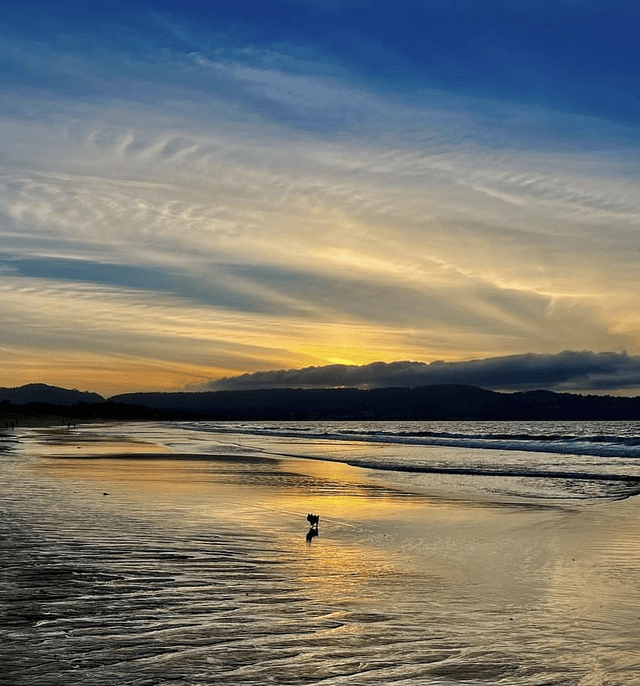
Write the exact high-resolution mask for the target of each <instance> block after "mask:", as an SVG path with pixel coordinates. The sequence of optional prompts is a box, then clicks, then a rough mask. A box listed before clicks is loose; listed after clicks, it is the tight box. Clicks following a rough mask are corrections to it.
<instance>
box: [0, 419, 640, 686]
mask: <svg viewBox="0 0 640 686" xmlns="http://www.w3.org/2000/svg"><path fill="white" fill-rule="evenodd" d="M135 428H136V427H133V426H130V427H129V429H130V430H128V431H127V432H120V433H118V432H117V431H115V432H113V431H112V430H113V426H112V425H111V424H109V426H108V434H102V433H101V431H100V429H99V427H95V426H92V427H78V429H77V430H74V431H72V432H66V431H63V432H58V431H57V430H55V428H54V429H53V430H51V429H47V428H44V429H42V430H32V429H29V430H25V432H24V435H23V437H22V440H21V441H20V446H19V447H18V448H17V451H18V452H15V451H11V452H5V453H2V464H3V469H2V471H0V477H1V478H2V480H3V483H2V487H3V493H4V494H5V498H4V500H3V504H2V506H1V507H0V527H2V529H3V534H4V535H3V543H2V550H1V552H2V555H3V559H2V562H3V569H4V570H5V573H4V577H3V579H4V581H2V582H1V583H2V584H3V585H2V586H0V590H2V594H0V599H3V600H4V601H6V600H9V601H11V603H12V604H11V605H9V606H7V607H8V608H10V611H11V612H13V614H11V618H12V619H11V623H10V624H9V625H6V626H5V629H4V634H3V643H2V644H1V645H0V658H2V659H3V661H4V663H5V664H6V665H7V671H8V673H12V672H11V670H12V669H13V674H12V676H14V681H13V683H15V684H16V686H27V685H28V684H29V683H30V681H32V682H33V681H35V680H36V679H37V680H38V683H43V684H45V685H46V686H69V685H74V686H76V685H77V686H84V684H86V683H91V679H92V678H94V676H95V673H96V672H95V670H100V674H101V675H102V677H101V678H102V683H103V684H107V685H108V686H112V685H113V686H115V684H118V686H121V685H122V684H125V685H128V684H134V683H140V682H141V681H145V680H146V681H147V682H149V683H150V682H151V681H153V680H155V682H156V683H164V681H163V680H164V679H165V678H171V680H172V682H173V683H178V684H180V685H181V686H182V684H187V683H189V679H191V678H192V677H193V675H196V674H199V675H202V679H203V680H202V681H198V680H197V678H196V681H195V683H203V684H204V683H212V682H214V681H215V682H216V683H220V684H236V685H237V684H238V683H245V684H258V683H265V681H266V680H272V681H275V682H276V683H278V682H280V683H292V684H313V683H316V682H321V683H323V684H325V685H329V686H331V685H333V684H335V685H336V686H337V685H338V684H339V683H344V680H349V683H353V684H356V685H358V686H360V685H361V686H373V685H374V684H375V685H376V686H379V684H381V683H389V680H391V681H393V682H394V683H402V681H403V680H406V683H412V684H435V683H438V680H441V679H443V678H444V679H450V680H467V681H468V680H469V679H472V680H475V681H474V683H482V684H485V683H486V684H487V686H489V685H490V684H493V683H495V682H496V681H497V680H501V679H502V680H504V679H509V680H510V683H514V684H518V686H536V685H537V684H539V683H561V682H566V683H569V682H570V683H591V682H590V681H589V679H590V678H591V676H593V675H594V674H597V673H600V674H602V675H603V679H604V681H603V683H604V682H607V683H609V682H610V683H616V684H617V686H622V685H626V684H628V685H629V686H631V685H632V684H634V683H635V681H634V680H635V679H636V678H637V677H636V674H637V658H636V654H637V652H636V646H635V640H631V638H630V637H632V636H635V632H636V630H637V616H638V611H639V609H640V602H639V601H637V598H636V595H635V594H634V589H636V590H637V584H638V583H639V582H640V578H639V576H640V572H639V570H640V533H639V532H638V525H637V522H638V515H639V512H640V502H639V501H638V500H637V499H631V498H630V499H628V500H626V501H618V502H611V501H607V502H600V503H593V504H585V503H580V502H576V503H573V504H572V505H571V506H568V505H567V504H566V503H565V504H562V503H548V502H540V503H537V504H536V503H535V502H528V503H516V502H511V503H505V502H503V503H496V502H491V501H490V498H488V497H487V498H485V499H481V498H479V497H475V498H474V497H472V496H471V495H469V493H467V492H465V491H464V489H463V490H458V491H456V490H455V484H456V483H457V482H458V480H457V479H455V478H452V479H451V480H450V481H448V482H446V484H449V486H448V487H449V488H450V492H449V493H446V492H445V490H444V487H443V484H442V483H441V484H440V485H439V486H438V487H437V488H434V489H433V491H432V492H431V493H429V492H428V491H425V484H424V483H423V484H422V485H421V486H420V488H415V489H413V490H412V489H411V488H409V487H408V484H410V483H411V480H409V481H408V482H407V481H406V480H400V481H397V480H393V479H391V480H390V479H389V478H388V475H385V474H383V473H380V472H375V471H373V470H367V469H364V468H360V467H353V466H350V465H347V464H345V463H338V462H331V461H323V460H320V459H314V460H309V459H305V458H304V457H288V456H282V455H281V456H275V455H265V454H262V455H261V454H260V453H259V452H256V446H255V445H254V446H253V447H252V449H251V450H250V449H249V448H243V446H241V445H240V446H236V448H235V450H232V449H231V447H230V446H229V445H227V444H224V445H223V444H221V445H220V447H219V450H218V452H217V453H216V454H215V455H206V456H203V455H198V454H197V453H195V452H191V453H187V452H183V453H182V454H174V453H171V452H166V451H160V450H159V449H158V446H159V445H160V443H159V442H158V441H157V440H156V439H154V438H153V433H152V432H151V431H150V428H152V427H145V431H144V432H141V433H140V435H137V434H136V431H135ZM158 431H161V432H162V435H163V437H164V438H163V440H167V435H166V432H169V428H167V427H164V426H160V427H158ZM171 432H173V433H171ZM169 433H170V435H169V438H171V437H172V436H175V440H176V441H178V443H179V445H181V446H183V447H181V448H180V450H185V451H186V448H185V447H184V446H188V445H191V443H190V441H191V440H192V438H189V437H188V436H186V435H183V434H182V433H181V430H180V428H175V427H174V428H172V429H171V431H170V432H169ZM101 436H102V438H101ZM133 439H136V440H133ZM114 455H115V456H117V457H115V458H114ZM194 458H195V459H194ZM430 478H431V477H429V478H427V479H426V482H425V483H427V484H428V483H431V482H430V481H429V479H430ZM446 484H445V485H446ZM434 485H435V482H434ZM309 512H312V513H315V514H319V515H320V522H319V535H318V536H317V537H313V539H312V540H311V541H310V542H309V541H307V540H306V533H307V530H308V523H307V521H306V515H307V513H309ZM7 573H8V574H9V576H7ZM7 584H8V585H7ZM16 608H17V609H16ZM16 613H17V614H16ZM174 623H175V626H179V627H181V628H180V629H179V630H178V629H176V628H175V626H174ZM2 631H3V630H2V629H0V633H1V632H2ZM7 632H8V633H7ZM60 641H61V642H60ZM523 646H526V647H527V650H526V651H525V650H523ZM49 651H52V652H49ZM165 656H171V657H170V659H168V657H165ZM61 660H62V661H61ZM598 670H599V671H598ZM190 675H191V676H190ZM607 680H608V681H607ZM191 683H193V681H191Z"/></svg>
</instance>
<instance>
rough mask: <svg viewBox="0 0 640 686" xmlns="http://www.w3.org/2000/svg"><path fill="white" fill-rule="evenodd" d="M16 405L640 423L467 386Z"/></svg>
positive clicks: (623, 411)
mask: <svg viewBox="0 0 640 686" xmlns="http://www.w3.org/2000/svg"><path fill="white" fill-rule="evenodd" d="M16 406H21V407H22V408H23V409H22V411H25V412H26V411H28V412H29V413H31V414H33V413H35V412H39V413H41V414H44V413H47V414H50V415H56V414H59V415H63V416H66V417H69V416H71V417H78V418H80V419H157V420H163V419H174V420H180V419H184V420H187V419H193V420H197V419H211V420H220V421H224V420H247V421H250V420H259V421H268V420H280V421H283V420H314V419H318V420H349V419H353V420H373V421H375V420H452V419H457V420H462V419H468V420H474V419H477V420H492V419H495V420H589V419H591V420H596V419H626V420H640V397H635V398H626V397H616V396H594V395H578V394H573V393H554V392H551V391H527V392H520V393H498V392H496V391H488V390H485V389H482V388H478V387H475V386H464V385H435V386H421V387H418V388H381V389H371V390H360V389H357V388H332V389H320V390H318V389H314V390H307V389H264V390H257V391H210V392H203V393H125V394H122V395H116V396H113V397H111V398H108V399H105V398H103V397H102V396H100V395H98V394H97V393H86V392H83V391H77V390H67V389H64V388H57V387H55V386H47V385H45V384H29V385H27V386H21V387H20V388H0V413H1V412H2V411H3V408H4V410H5V411H6V410H9V409H11V410H12V411H13V412H16V411H19V408H18V407H16Z"/></svg>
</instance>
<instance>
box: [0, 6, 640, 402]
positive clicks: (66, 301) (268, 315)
mask: <svg viewBox="0 0 640 686" xmlns="http://www.w3.org/2000/svg"><path fill="white" fill-rule="evenodd" d="M339 4H340V3H337V4H335V3H327V4H323V3H285V5H283V7H285V6H286V8H288V9H287V11H288V12H289V14H287V13H283V14H278V15H276V14H274V15H273V17H271V19H270V21H267V19H268V18H269V17H268V15H269V12H268V11H267V10H266V9H265V8H264V7H254V6H252V5H251V3H248V4H247V3H245V2H240V3H239V4H237V6H235V5H234V8H214V7H211V8H204V9H202V8H201V9H199V10H198V12H196V13H194V12H193V10H192V9H191V6H190V5H189V6H187V5H188V4H187V5H185V7H183V8H181V9H178V10H175V11H173V12H172V13H171V14H170V15H169V14H167V13H166V12H164V11H163V9H162V7H160V6H155V5H154V3H150V4H149V5H147V6H143V5H140V6H137V9H135V10H134V9H132V10H131V12H129V13H128V14H127V13H121V12H120V11H119V10H118V9H117V8H114V10H113V12H111V13H110V14H109V15H108V16H107V15H100V13H98V15H97V16H96V17H95V21H92V22H91V23H88V22H87V18H88V17H87V15H86V8H85V9H83V8H82V7H80V6H78V8H74V11H73V12H72V11H69V12H67V11H66V10H65V9H64V8H60V9H58V10H55V9H51V8H49V9H47V8H46V7H45V6H41V7H40V9H41V12H40V13H38V14H37V15H36V17H37V18H36V19H34V20H29V21H26V19H25V17H24V16H23V17H22V18H20V16H18V15H19V14H20V11H21V10H19V9H16V12H18V15H16V16H18V19H19V20H18V19H17V20H16V21H15V22H13V24H12V25H11V27H10V28H9V29H5V31H4V34H3V35H4V38H5V40H4V41H3V42H2V48H1V49H2V50H3V53H4V56H5V58H6V60H5V62H4V65H5V66H4V69H5V72H3V75H4V76H5V77H6V78H5V79H4V82H5V84H6V86H5V88H4V91H3V102H4V103H7V107H6V108H5V111H4V114H3V115H2V118H1V120H0V127H1V129H2V131H3V136H4V140H3V151H4V156H3V158H2V159H1V160H0V279H1V280H2V287H3V288H4V289H5V290H4V293H6V300H5V302H4V303H3V304H0V311H4V313H5V316H7V317H11V319H10V321H11V328H10V330H7V329H6V328H5V331H3V332H2V333H0V347H1V346H3V345H4V346H5V347H6V348H7V350H8V349H10V350H11V355H12V357H13V359H15V360H17V359H19V358H20V355H23V356H24V359H25V360H26V359H35V357H34V356H37V355H38V354H39V355H41V360H42V368H45V366H46V357H47V350H48V349H52V350H56V351H57V354H58V355H59V359H61V360H62V359H67V357H66V356H67V354H68V355H70V357H69V359H72V358H73V355H74V354H75V353H76V351H78V350H79V351H82V352H83V354H85V353H86V354H87V355H88V354H89V351H91V354H92V355H94V356H95V355H96V354H97V351H100V354H101V355H103V356H104V363H105V366H109V368H110V369H112V370H113V375H114V378H113V380H112V382H110V388H109V391H110V392H111V391H113V390H118V389H117V385H118V384H120V390H138V389H139V387H138V385H137V384H139V383H140V378H141V377H140V376H135V375H132V374H131V365H130V364H129V361H131V360H133V359H134V358H135V359H139V360H144V364H145V365H151V366H153V368H154V369H159V368H160V367H161V365H162V361H163V360H164V361H166V364H167V366H170V367H171V368H172V369H175V370H176V371H175V373H172V375H171V383H173V384H176V385H177V387H181V386H184V385H190V384H194V383H200V382H202V381H203V380H206V379H209V378H212V377H216V376H233V375H237V374H241V373H242V372H254V371H256V370H257V369H269V368H280V367H290V368H300V367H305V366H309V365H314V366H318V367H324V366H326V365H327V364H330V363H332V362H344V363H348V364H349V365H353V364H356V365H364V364H367V363H370V362H372V361H374V360H382V361H383V362H387V363H391V362H394V361H396V360H403V359H419V360H427V361H429V360H437V359H442V360H446V361H448V362H451V363H453V362H457V361H461V360H469V359H485V358H491V357H504V356H508V355H512V354H524V353H526V352H528V351H531V350H533V351H535V352H536V353H537V354H542V355H553V354H556V353H557V352H558V351H561V350H566V349H569V348H575V347H577V348H579V349H589V350H595V351H620V350H628V351H629V353H630V354H631V355H634V354H637V353H640V314H639V310H638V307H637V304H638V303H637V284H638V282H640V267H639V266H638V265H639V264H640V261H639V257H640V255H639V254H638V252H639V250H640V248H639V247H638V242H637V231H638V229H639V228H640V226H639V224H640V200H639V197H638V194H637V183H638V169H637V159H638V157H640V135H639V130H638V127H637V122H636V121H635V119H634V116H635V114H637V112H636V113H635V114H634V111H633V110H628V112H627V116H625V117H622V116H621V115H620V111H619V110H620V107H619V106H620V105H621V103H622V102H623V100H624V98H623V97H622V95H621V86H620V84H618V86H616V83H618V82H616V81H615V79H614V78H613V75H614V74H618V76H619V79H621V81H620V83H623V82H624V83H626V81H625V79H626V78H627V75H626V72H625V71H624V69H625V67H624V63H623V60H622V57H625V55H626V54H627V53H626V52H625V51H627V50H628V49H629V45H631V43H628V44H627V43H625V40H627V39H626V38H625V36H627V33H626V32H623V33H621V34H620V36H619V40H618V41H617V42H616V43H615V44H614V43H612V42H611V41H610V42H609V43H607V44H606V45H604V46H603V48H602V52H601V56H602V60H605V57H606V59H608V60H613V59H614V57H615V56H616V55H618V57H620V64H618V65H609V66H607V64H608V63H606V61H603V62H602V65H601V67H602V69H603V70H605V72H607V73H609V74H610V75H611V80H610V81H609V82H607V83H599V84H597V90H598V92H599V93H602V92H604V91H606V90H607V89H608V90H609V94H610V96H611V98H610V99H609V100H608V101H607V100H605V101H603V102H604V104H603V105H602V106H600V109H599V110H598V111H597V112H596V111H595V110H594V107H593V106H592V105H589V106H587V105H588V103H586V101H583V100H581V99H580V98H578V97H577V96H576V98H574V100H571V102H569V101H567V99H566V98H565V97H564V95H563V94H562V93H561V92H560V90H561V88H564V85H563V84H564V79H565V78H568V79H569V80H571V78H574V80H575V83H583V82H584V81H585V80H588V79H590V78H592V76H590V72H589V70H588V69H586V68H585V69H582V68H581V67H580V65H579V64H575V63H574V62H573V61H571V60H568V57H567V54H566V51H567V46H566V45H565V44H564V43H562V42H560V41H559V40H558V41H556V42H555V43H553V45H552V46H551V47H552V48H553V49H554V50H556V52H554V53H553V54H551V52H550V49H549V45H545V49H544V50H542V48H541V47H540V45H539V44H538V42H537V41H538V39H539V35H538V32H539V30H540V28H541V26H542V24H541V23H540V21H541V18H542V17H543V16H544V17H545V23H544V26H545V27H546V29H547V30H548V32H549V33H548V37H550V38H549V40H551V38H552V37H553V36H555V37H556V39H557V38H558V37H559V36H560V35H563V34H562V30H561V28H562V27H564V29H563V30H565V33H566V35H569V36H573V37H574V38H575V40H576V41H577V43H576V46H579V47H580V50H582V48H583V46H582V43H580V40H579V39H580V36H581V35H582V33H581V31H582V29H581V28H580V26H573V25H571V23H570V22H567V19H566V16H565V15H566V13H567V12H568V13H569V15H570V14H571V13H570V12H569V9H570V7H571V4H570V3H569V4H566V3H565V4H562V3H561V4H562V10H560V9H558V8H556V9H554V8H552V7H551V6H548V5H546V4H545V5H544V8H542V9H534V8H533V7H531V8H528V9H527V10H526V11H525V10H524V9H522V8H520V9H519V8H518V7H514V6H513V3H502V2H497V3H489V4H490V5H491V7H489V6H488V5H487V6H485V8H484V10H483V11H482V12H480V13H479V14H478V15H477V17H476V20H477V27H479V29H482V30H481V31H480V32H479V33H477V34H476V33H474V29H473V26H472V25H471V24H470V23H469V17H468V16H467V15H466V14H464V13H462V14H460V12H458V10H456V11H455V12H453V13H450V11H452V10H450V8H449V9H447V7H448V4H447V3H416V4H413V3H409V5H408V8H407V11H408V12H409V14H410V15H411V16H413V17H414V19H415V22H416V25H420V26H421V27H422V28H421V31H422V33H425V32H426V33H425V35H427V34H428V37H429V40H428V41H426V42H425V35H422V34H421V33H420V32H416V30H414V28H413V27H412V26H404V25H401V24H402V22H400V23H399V22H398V20H397V18H390V19H388V21H387V23H386V24H385V23H384V22H382V21H381V19H380V17H381V16H382V15H381V14H380V12H381V11H382V10H384V9H385V7H384V6H383V5H378V4H377V3H374V6H370V5H371V3H367V4H366V8H365V5H364V4H363V5H362V6H360V5H358V7H354V8H352V12H353V13H354V16H356V15H357V16H361V15H362V13H363V12H364V13H365V14H367V13H368V14H367V16H369V19H370V20H368V23H367V22H365V23H362V22H360V23H358V22H351V20H350V19H349V17H350V16H351V14H349V13H346V14H345V13H343V12H339V11H338V10H337V9H336V7H337V6H338V5H339ZM543 4H544V3H543ZM592 5H593V6H592V7H590V9H589V10H588V11H587V9H586V8H584V7H583V6H582V5H581V7H580V8H577V7H576V8H575V11H576V12H578V11H579V13H580V16H581V21H582V22H583V23H584V22H586V24H588V25H590V26H591V25H592V24H591V23H590V22H592V23H593V22H595V23H593V29H594V31H595V33H594V35H600V33H599V31H600V25H601V23H602V21H603V20H602V18H601V10H602V8H603V7H604V5H602V4H601V3H598V2H594V3H592ZM554 7H555V6H554ZM567 8H569V9H567ZM76 10H77V11H76ZM610 11H611V12H613V9H611V8H610ZM616 11H618V10H616ZM265 13H266V14H265ZM387 14H388V13H387ZM385 16H386V15H385ZM257 17H261V19H260V20H259V21H258V18H257ZM376 17H378V20H380V22H381V23H376V21H378V20H376ZM425 17H426V18H428V19H429V21H426V20H425ZM294 18H297V19H295V23H292V22H294ZM92 19H93V18H92ZM524 19H526V20H527V21H524ZM546 19H548V20H549V21H546ZM627 19H628V23H629V26H631V25H634V26H635V24H634V22H635V21H636V19H637V17H636V15H635V14H633V13H630V14H629V16H628V17H627ZM345 22H346V23H345ZM549 22H551V23H549ZM405 23H406V22H405ZM447 26H448V27H450V29H451V31H450V32H449V35H450V37H451V40H454V39H455V44H456V45H458V47H457V48H456V49H455V50H454V49H453V47H452V46H453V43H451V44H449V43H446V41H444V39H443V38H442V36H441V35H440V34H441V33H442V32H443V27H447ZM491 26H495V27H496V28H495V31H494V34H495V35H494V41H493V43H492V45H494V44H495V45H497V46H499V47H500V49H501V50H502V51H503V53H501V54H503V56H504V51H505V50H506V54H509V50H510V49H512V53H513V58H514V60H516V62H518V69H519V70H520V73H521V74H529V76H530V77H531V80H530V81H527V82H526V83H523V84H522V85H521V87H520V88H519V89H514V88H513V83H512V80H513V76H514V74H513V73H511V72H510V73H508V74H506V73H505V74H503V75H502V77H503V80H502V81H501V80H500V78H501V77H500V72H499V70H498V71H496V69H495V66H496V54H497V53H496V54H494V55H493V57H491V55H489V53H488V52H486V50H485V49H486V48H487V45H486V31H488V28H489V27H491ZM323 27H324V28H323ZM434 27H439V28H437V29H436V28H434ZM456 27H457V28H456ZM383 29H385V30H386V29H388V31H387V32H386V33H385V30H383ZM512 29H513V30H516V33H517V35H518V36H519V39H518V41H519V42H518V45H519V46H520V47H518V50H515V48H513V45H515V44H514V43H513V42H512V41H511V39H510V38H509V31H510V30H512ZM625 31H626V30H625ZM419 34H420V35H419ZM328 35H332V36H333V37H334V38H333V39H332V40H331V41H328V40H327V39H326V36H328ZM443 35H444V34H443ZM385 36H386V38H385ZM390 37H395V38H393V39H391V38H390ZM447 40H449V39H447ZM554 40H555V39H554ZM552 42H553V41H552ZM425 45H429V46H430V47H429V49H428V50H427V49H425V48H424V46H425ZM634 45H635V43H634ZM509 46H511V48H509ZM418 48H420V50H422V52H420V50H419V49H418ZM614 48H615V50H614ZM616 50H617V52H616ZM489 52H490V51H489ZM498 52H499V51H498ZM485 53H486V55H485ZM542 57H544V59H545V60H548V63H547V62H544V60H543V61H542V62H541V61H540V60H541V59H542ZM561 57H562V59H561ZM565 57H567V60H568V61H566V65H565V67H564V71H562V69H560V67H559V66H558V65H560V64H561V63H563V62H562V60H564V59H565ZM445 58H446V59H445ZM454 58H455V59H454ZM516 58H517V59H516ZM501 59H502V58H501ZM589 59H591V58H589ZM616 59H617V58H616ZM394 60H395V61H394ZM451 60H453V62H451ZM482 60H484V61H482ZM498 61H500V60H498ZM502 61H503V62H504V60H502ZM476 62H477V64H476ZM481 62H482V63H481ZM454 63H455V64H458V65H464V64H466V65H467V67H468V68H469V69H471V68H472V67H473V69H474V70H475V71H474V73H475V74H476V78H475V81H476V82H477V84H478V87H477V88H473V87H472V85H471V84H469V83H468V82H467V81H466V80H465V79H466V77H465V76H464V73H463V72H460V73H457V72H456V73H453V72H448V71H447V68H446V64H454ZM551 63H554V64H556V66H557V70H558V71H556V72H554V71H553V70H552V69H550V67H549V64H551ZM7 65H8V66H7ZM614 67H615V68H614ZM607 70H608V71H607ZM561 74H564V76H562V78H560V75H561ZM534 77H535V78H534ZM536 78H537V79H538V80H537V81H536ZM534 83H538V84H539V89H540V90H539V91H536V89H535V87H534V85H533V84H534ZM592 85H593V86H594V88H595V87H596V84H592ZM584 97H585V98H586V99H588V98H587V96H584ZM589 97H591V96H589ZM607 102H610V103H611V110H610V111H607V110H606V107H607V106H606V103H607ZM624 102H631V100H629V99H628V98H627V100H624ZM74 303H82V305H83V307H84V308H85V309H86V310H87V311H89V312H92V313H93V312H95V318H94V321H93V323H92V322H91V316H89V315H87V314H86V313H85V312H83V311H82V308H80V307H76V306H75V304H74ZM3 307H4V310H2V308H3ZM9 310H11V311H10V312H9ZM48 312H51V313H55V317H53V316H49V315H48V314H47V313H48ZM7 321H9V320H7ZM119 331H120V332H122V334H121V335H120V336H118V335H117V333H116V332H119ZM80 332H82V333H80ZM190 336H192V337H193V339H191V338H190ZM20 351H22V353H21V352H20ZM86 359H88V358H86ZM92 359H93V358H92ZM125 359H126V360H127V361H128V362H127V363H126V364H123V365H122V366H121V367H118V364H120V363H117V364H116V363H114V362H113V361H114V360H125ZM12 364H13V365H14V366H13V367H12V368H13V369H14V370H15V372H14V373H15V375H16V376H15V381H14V382H15V383H19V382H20V381H24V382H26V381H51V379H47V378H42V377H38V378H34V376H33V371H31V370H32V369H33V365H32V364H31V363H29V365H27V364H26V363H25V368H24V369H25V371H24V376H23V377H20V372H19V363H18V362H15V363H12ZM74 364H75V365H76V369H77V370H78V371H77V372H75V374H76V376H80V377H81V378H83V372H82V368H81V365H80V366H79V365H78V363H77V361H76V363H74ZM181 365H183V369H184V376H183V378H182V381H180V372H179V369H180V366H181ZM118 369H121V370H122V371H121V372H119V371H118ZM88 370H90V371H87V374H86V375H84V378H88V377H89V376H90V375H91V376H93V375H95V370H96V363H95V362H91V364H90V367H89V368H88ZM65 373H66V374H67V377H64V375H63V373H62V372H61V371H60V372H56V374H57V376H56V381H57V382H59V383H67V384H68V385H72V386H75V387H79V386H82V385H83V383H82V382H81V381H79V380H78V379H76V378H75V377H74V371H73V365H72V364H69V366H68V368H67V372H65ZM65 378H66V379H68V380H66V381H65ZM154 378H156V377H155V376H149V375H148V376H147V380H148V383H149V382H150V383H151V384H152V385H151V387H150V386H149V385H148V383H147V385H146V386H145V389H146V390H153V383H155V382H154V381H153V379H154ZM149 380H151V381H149ZM100 383H101V384H103V383H104V381H101V382H100ZM157 383H158V387H162V388H166V384H167V383H168V377H164V376H163V377H162V381H158V382H157ZM85 385H86V384H85ZM91 390H96V391H99V392H103V393H104V392H105V388H104V387H103V386H93V387H91Z"/></svg>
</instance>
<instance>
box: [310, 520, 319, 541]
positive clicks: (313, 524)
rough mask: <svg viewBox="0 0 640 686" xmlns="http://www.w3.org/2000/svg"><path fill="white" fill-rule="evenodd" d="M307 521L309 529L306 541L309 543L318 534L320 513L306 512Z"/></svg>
mask: <svg viewBox="0 0 640 686" xmlns="http://www.w3.org/2000/svg"><path fill="white" fill-rule="evenodd" d="M307 521H308V522H309V524H310V528H309V531H307V543H311V541H312V540H313V538H314V537H315V536H317V535H318V524H319V522H320V515H314V514H308V515H307Z"/></svg>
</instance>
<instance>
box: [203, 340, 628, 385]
mask: <svg viewBox="0 0 640 686" xmlns="http://www.w3.org/2000/svg"><path fill="white" fill-rule="evenodd" d="M432 384H469V385H472V386H480V387H481V388H486V389H492V390H501V391H519V390H529V389H545V390H552V391H576V392H583V393H584V392H596V393H598V392H600V393H601V392H615V391H624V390H631V389H635V388H640V357H638V356H629V355H627V354H626V353H608V352H605V353H594V352H591V351H582V352H575V351H570V350H566V351H564V352H561V353H558V354H556V355H534V354H531V353H528V354H526V355H509V356H505V357H493V358H488V359H484V360H471V361H468V362H431V363H430V364H425V363H424V362H408V361H407V362H391V363H386V362H373V363H372V364H367V365H363V366H360V367H358V366H349V365H343V364H333V365H327V366H325V367H306V368H304V369H289V370H279V371H270V372H255V373H253V374H242V375H241V376H235V377H226V378H223V379H218V380H215V381H211V382H210V383H209V384H207V386H206V387H204V388H202V389H201V390H208V391H222V390H256V389H263V388H339V387H348V388H362V389H370V388H390V387H397V388H415V387H417V386H429V385H432Z"/></svg>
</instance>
